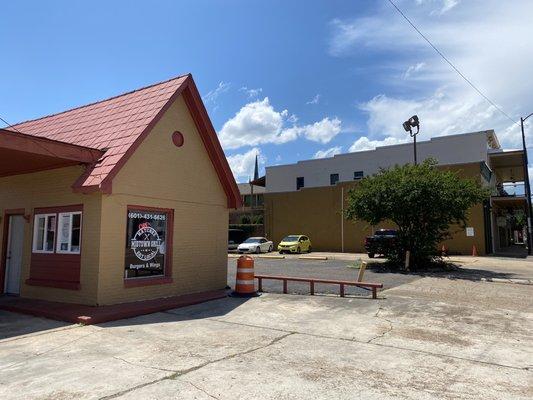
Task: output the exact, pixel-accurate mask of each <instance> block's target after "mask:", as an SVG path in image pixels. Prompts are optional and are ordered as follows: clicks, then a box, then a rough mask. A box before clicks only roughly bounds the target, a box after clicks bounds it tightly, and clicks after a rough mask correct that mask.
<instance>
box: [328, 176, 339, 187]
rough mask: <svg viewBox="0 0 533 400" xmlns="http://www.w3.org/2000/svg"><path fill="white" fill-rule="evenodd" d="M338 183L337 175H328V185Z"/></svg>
mask: <svg viewBox="0 0 533 400" xmlns="http://www.w3.org/2000/svg"><path fill="white" fill-rule="evenodd" d="M338 181H339V174H330V175H329V184H330V185H335V184H337V182H338Z"/></svg>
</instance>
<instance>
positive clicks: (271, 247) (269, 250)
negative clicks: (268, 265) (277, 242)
mask: <svg viewBox="0 0 533 400" xmlns="http://www.w3.org/2000/svg"><path fill="white" fill-rule="evenodd" d="M272 250H273V246H272V245H270V247H269V248H268V252H269V253H270V252H271V251H272Z"/></svg>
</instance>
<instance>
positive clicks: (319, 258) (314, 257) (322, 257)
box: [298, 256, 328, 261]
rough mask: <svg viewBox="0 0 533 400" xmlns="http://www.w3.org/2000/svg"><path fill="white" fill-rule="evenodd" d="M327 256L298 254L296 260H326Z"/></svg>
mask: <svg viewBox="0 0 533 400" xmlns="http://www.w3.org/2000/svg"><path fill="white" fill-rule="evenodd" d="M327 259H328V257H327V256H300V257H298V260H322V261H325V260H327Z"/></svg>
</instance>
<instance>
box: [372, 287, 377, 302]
mask: <svg viewBox="0 0 533 400" xmlns="http://www.w3.org/2000/svg"><path fill="white" fill-rule="evenodd" d="M372 298H373V299H377V298H378V289H377V288H375V287H373V288H372Z"/></svg>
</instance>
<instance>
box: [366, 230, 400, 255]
mask: <svg viewBox="0 0 533 400" xmlns="http://www.w3.org/2000/svg"><path fill="white" fill-rule="evenodd" d="M396 237H397V233H396V231H395V230H394V229H379V230H377V231H376V232H375V233H374V234H373V235H372V236H367V237H366V238H365V250H366V253H367V254H368V257H370V258H374V256H375V255H376V254H387V252H388V250H389V249H391V248H392V247H393V246H394V244H395V243H396Z"/></svg>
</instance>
